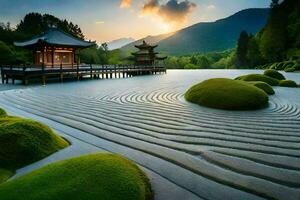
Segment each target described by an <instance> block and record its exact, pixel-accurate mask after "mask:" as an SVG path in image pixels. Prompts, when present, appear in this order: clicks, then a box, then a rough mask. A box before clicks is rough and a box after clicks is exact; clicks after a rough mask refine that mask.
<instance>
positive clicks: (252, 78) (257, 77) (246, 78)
mask: <svg viewBox="0 0 300 200" xmlns="http://www.w3.org/2000/svg"><path fill="white" fill-rule="evenodd" d="M236 80H241V81H262V82H265V83H268V84H269V85H272V86H277V85H278V84H279V80H277V79H275V78H271V77H269V76H266V75H263V74H249V75H245V76H240V77H237V78H236Z"/></svg>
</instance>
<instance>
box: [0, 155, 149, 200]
mask: <svg viewBox="0 0 300 200" xmlns="http://www.w3.org/2000/svg"><path fill="white" fill-rule="evenodd" d="M0 199H1V200H10V199H14V200H40V199H72V200H82V199H91V200H92V199H101V200H120V199H123V200H150V199H152V192H151V186H150V183H149V180H148V178H147V177H146V176H145V174H144V173H143V172H142V171H141V170H140V169H139V168H138V167H137V166H136V165H135V164H134V163H132V162H131V161H129V160H127V159H125V158H123V157H120V156H117V155H113V154H93V155H87V156H82V157H78V158H73V159H69V160H64V161H60V162H57V163H53V164H50V165H48V166H46V167H43V168H41V169H38V170H36V171H34V172H32V173H30V174H27V175H25V176H22V177H19V178H17V179H15V180H13V181H9V182H7V183H4V184H2V185H0Z"/></svg>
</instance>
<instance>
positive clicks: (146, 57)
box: [132, 41, 166, 65]
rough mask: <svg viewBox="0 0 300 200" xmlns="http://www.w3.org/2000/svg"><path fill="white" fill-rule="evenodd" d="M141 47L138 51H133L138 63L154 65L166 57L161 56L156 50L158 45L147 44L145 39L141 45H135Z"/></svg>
mask: <svg viewBox="0 0 300 200" xmlns="http://www.w3.org/2000/svg"><path fill="white" fill-rule="evenodd" d="M135 47H136V48H138V49H139V51H138V52H135V53H132V55H133V56H134V60H135V64H136V65H153V64H154V63H155V61H159V60H164V59H166V57H159V56H158V53H156V52H155V51H154V49H155V48H156V47H157V45H153V46H152V45H150V44H147V43H146V41H143V43H142V44H141V45H135Z"/></svg>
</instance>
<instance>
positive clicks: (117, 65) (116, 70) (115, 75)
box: [114, 65, 119, 78]
mask: <svg viewBox="0 0 300 200" xmlns="http://www.w3.org/2000/svg"><path fill="white" fill-rule="evenodd" d="M117 66H119V65H114V67H115V78H117Z"/></svg>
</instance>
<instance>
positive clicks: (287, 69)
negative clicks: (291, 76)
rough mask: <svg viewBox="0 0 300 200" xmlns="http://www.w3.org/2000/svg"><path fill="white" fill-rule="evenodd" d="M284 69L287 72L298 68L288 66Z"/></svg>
mask: <svg viewBox="0 0 300 200" xmlns="http://www.w3.org/2000/svg"><path fill="white" fill-rule="evenodd" d="M284 71H285V72H294V71H296V69H295V68H294V67H291V68H286V69H285V70H284Z"/></svg>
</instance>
